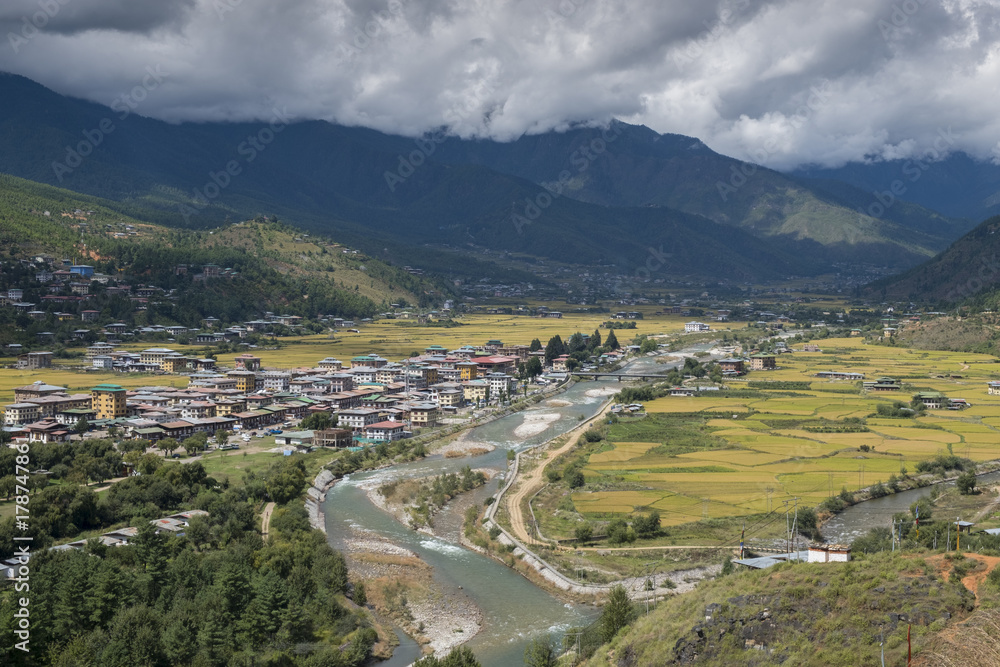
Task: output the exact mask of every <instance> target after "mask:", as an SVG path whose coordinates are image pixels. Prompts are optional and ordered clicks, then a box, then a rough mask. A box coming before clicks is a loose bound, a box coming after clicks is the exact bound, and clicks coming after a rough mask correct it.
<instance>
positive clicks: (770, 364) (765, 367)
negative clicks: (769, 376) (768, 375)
mask: <svg viewBox="0 0 1000 667" xmlns="http://www.w3.org/2000/svg"><path fill="white" fill-rule="evenodd" d="M777 367H778V365H777V363H776V362H775V356H774V355H773V354H754V355H751V356H750V370H752V371H770V370H774V369H775V368H777Z"/></svg>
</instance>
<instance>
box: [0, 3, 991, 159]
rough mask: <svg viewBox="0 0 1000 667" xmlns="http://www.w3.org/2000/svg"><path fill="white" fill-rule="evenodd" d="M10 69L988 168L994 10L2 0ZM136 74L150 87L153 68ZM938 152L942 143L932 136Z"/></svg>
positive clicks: (403, 125) (426, 118)
mask: <svg viewBox="0 0 1000 667" xmlns="http://www.w3.org/2000/svg"><path fill="white" fill-rule="evenodd" d="M0 29H2V33H0V34H3V35H5V36H6V37H5V39H4V43H3V44H0V70H6V71H10V72H14V73H17V74H23V75H24V76H27V77H30V78H32V79H35V80H36V81H39V82H41V83H43V84H44V85H46V86H48V87H50V88H53V89H54V90H56V91H58V92H61V93H65V94H70V95H74V96H78V97H84V98H87V99H90V100H93V101H95V102H99V103H102V104H107V105H110V104H112V102H113V101H114V100H115V99H116V98H118V97H119V96H120V95H122V94H126V93H128V92H129V91H131V90H133V88H134V87H135V86H140V85H142V83H143V78H144V76H146V72H147V68H153V69H154V71H159V72H161V73H163V75H164V76H163V83H162V84H161V85H158V86H157V87H156V88H155V89H154V90H149V91H148V93H146V94H143V95H142V97H143V98H144V99H143V100H142V102H141V104H139V105H138V108H137V111H138V112H139V113H142V114H143V115H148V116H153V117H156V118H160V119H164V120H168V121H180V120H226V119H232V120H249V119H257V118H268V117H270V116H271V115H272V113H273V111H272V109H273V108H275V107H278V108H281V109H287V110H288V113H289V114H291V115H292V116H293V117H298V118H322V119H327V120H330V121H334V122H339V123H344V124H349V125H364V126H368V127H373V128H377V129H379V130H383V131H388V132H395V133H402V134H417V133H420V132H423V131H426V130H428V129H430V128H435V127H440V126H442V125H447V126H448V127H450V128H451V129H452V131H453V132H455V133H457V134H460V135H462V136H473V135H475V136H490V137H494V138H497V139H501V140H505V139H511V138H514V137H517V136H519V135H520V134H522V133H525V132H529V133H535V132H542V131H546V130H551V129H560V128H565V127H567V126H568V125H569V124H573V123H580V122H606V121H607V120H608V119H610V118H619V119H622V120H625V121H628V122H633V123H642V124H645V125H648V126H649V127H651V128H653V129H654V130H657V131H659V132H676V133H681V134H687V135H692V136H696V137H699V138H701V139H703V140H704V141H705V142H706V143H707V144H708V145H709V146H711V147H712V148H714V149H715V150H717V151H720V152H722V153H726V154H728V155H733V156H736V157H741V158H749V157H751V156H753V159H754V160H755V161H758V162H765V163H767V164H768V165H769V166H773V167H777V168H789V167H793V166H795V165H798V164H804V163H818V164H824V165H829V166H836V165H840V164H843V163H845V162H848V161H853V160H862V159H879V158H886V157H905V156H910V155H916V154H920V153H923V152H924V151H926V150H927V149H928V148H929V147H930V146H931V145H932V144H933V142H934V140H935V138H937V137H939V136H941V134H942V133H947V132H948V129H949V128H950V135H949V136H950V137H951V138H950V139H949V144H948V145H949V147H950V148H952V149H955V150H965V151H968V152H970V153H972V154H974V155H977V156H979V157H983V158H990V157H994V158H998V159H1000V157H998V156H1000V150H998V149H997V146H998V141H1000V113H998V106H1000V104H998V102H997V99H998V98H997V94H996V93H997V90H998V89H1000V85H998V84H1000V52H998V36H1000V0H798V1H795V0H785V1H772V0H726V1H724V2H713V1H708V0H627V1H626V0H506V1H505V0H3V1H2V3H0ZM147 82H148V79H147ZM940 145H941V142H940V141H939V146H940Z"/></svg>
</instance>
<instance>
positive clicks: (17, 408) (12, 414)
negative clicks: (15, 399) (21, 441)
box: [3, 403, 40, 425]
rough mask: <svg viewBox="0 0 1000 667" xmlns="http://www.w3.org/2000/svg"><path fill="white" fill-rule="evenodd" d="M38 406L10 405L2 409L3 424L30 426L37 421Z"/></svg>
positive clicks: (26, 404) (28, 404) (29, 404)
mask: <svg viewBox="0 0 1000 667" xmlns="http://www.w3.org/2000/svg"><path fill="white" fill-rule="evenodd" d="M39 414H40V413H39V409H38V406H37V405H35V404H34V403H12V404H10V405H8V406H7V407H5V408H4V411H3V420H4V423H5V424H9V425H13V424H30V423H32V422H36V421H38V415H39Z"/></svg>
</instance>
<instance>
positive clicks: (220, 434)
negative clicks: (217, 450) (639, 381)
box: [215, 428, 229, 447]
mask: <svg viewBox="0 0 1000 667" xmlns="http://www.w3.org/2000/svg"><path fill="white" fill-rule="evenodd" d="M227 444H229V431H227V430H226V429H224V428H220V429H219V430H218V431H216V432H215V445H216V446H217V447H222V446H224V445H227Z"/></svg>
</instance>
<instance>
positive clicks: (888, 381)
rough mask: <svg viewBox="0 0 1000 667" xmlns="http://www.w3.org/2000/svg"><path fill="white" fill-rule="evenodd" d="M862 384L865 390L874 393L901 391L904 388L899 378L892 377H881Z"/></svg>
mask: <svg viewBox="0 0 1000 667" xmlns="http://www.w3.org/2000/svg"><path fill="white" fill-rule="evenodd" d="M861 386H862V388H863V389H864V390H865V391H869V392H873V393H880V392H886V391H899V390H900V389H902V388H903V384H902V383H901V382H900V381H899V380H897V379H895V378H890V377H881V378H878V379H877V380H869V381H867V382H865V383H863V384H862V385H861Z"/></svg>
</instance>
